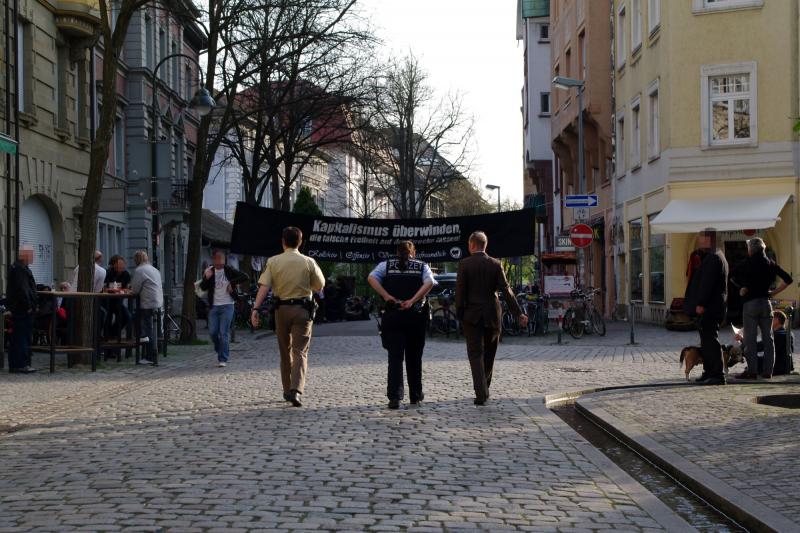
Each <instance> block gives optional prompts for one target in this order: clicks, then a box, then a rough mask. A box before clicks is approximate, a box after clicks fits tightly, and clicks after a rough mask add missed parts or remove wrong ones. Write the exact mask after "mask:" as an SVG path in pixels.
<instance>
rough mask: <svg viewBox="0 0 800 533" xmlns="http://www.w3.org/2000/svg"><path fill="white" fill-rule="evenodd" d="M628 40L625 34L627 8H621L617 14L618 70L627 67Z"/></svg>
mask: <svg viewBox="0 0 800 533" xmlns="http://www.w3.org/2000/svg"><path fill="white" fill-rule="evenodd" d="M627 45H628V39H627V36H626V34H625V6H624V5H623V6H622V7H620V8H619V11H618V12H617V68H622V67H624V66H625V58H626V57H627V51H628V49H627Z"/></svg>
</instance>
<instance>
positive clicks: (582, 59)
mask: <svg viewBox="0 0 800 533" xmlns="http://www.w3.org/2000/svg"><path fill="white" fill-rule="evenodd" d="M578 79H581V80H585V79H586V32H585V31H582V32H581V34H580V35H578Z"/></svg>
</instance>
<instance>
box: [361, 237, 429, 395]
mask: <svg viewBox="0 0 800 533" xmlns="http://www.w3.org/2000/svg"><path fill="white" fill-rule="evenodd" d="M414 255H415V249H414V243H412V242H411V241H402V242H401V243H400V244H399V245H398V246H397V258H396V259H390V260H388V261H383V262H382V263H379V264H378V266H377V267H375V269H374V270H373V271H372V272H371V273H370V275H369V277H368V278H367V281H368V282H369V284H370V286H371V287H372V288H373V289H375V292H377V293H378V294H379V295H380V296H381V298H383V300H384V301H385V302H386V308H385V311H384V314H383V320H382V322H381V336H382V338H383V346H384V348H386V349H387V350H388V352H389V377H388V386H387V389H386V395H387V396H388V397H389V409H398V408H399V407H400V400H402V399H403V359H404V358H405V362H406V374H407V377H408V389H409V396H410V398H411V404H412V405H419V403H420V402H421V401H422V399H423V398H424V395H423V394H422V351H423V349H424V348H425V329H426V326H427V321H428V306H427V302H426V300H425V295H427V294H428V292H429V291H430V290H431V288H432V287H433V286H434V285H435V284H436V281H435V280H434V279H433V273H432V272H431V269H430V267H429V266H428V265H427V264H425V263H423V262H422V261H417V260H416V259H414Z"/></svg>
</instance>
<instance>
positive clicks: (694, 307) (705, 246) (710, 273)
mask: <svg viewBox="0 0 800 533" xmlns="http://www.w3.org/2000/svg"><path fill="white" fill-rule="evenodd" d="M715 241H716V233H715V232H713V231H704V232H702V233H701V234H700V236H699V237H698V238H697V247H698V249H699V250H698V251H699V255H700V257H701V258H702V259H701V263H700V267H699V268H697V269H696V270H694V271H693V272H692V276H691V278H689V284H688V286H687V287H686V295H685V300H684V301H685V304H684V305H685V310H686V313H687V314H689V315H690V316H695V317H697V320H698V327H699V329H700V350H701V352H702V354H703V374H702V376H700V379H698V380H697V381H698V383H700V384H702V385H724V384H725V375H724V374H723V370H722V346H721V345H720V343H719V325H720V323H722V321H723V320H724V319H725V300H726V297H727V293H728V262H727V261H726V260H725V255H724V254H723V253H722V251H721V250H717V249H716V242H715Z"/></svg>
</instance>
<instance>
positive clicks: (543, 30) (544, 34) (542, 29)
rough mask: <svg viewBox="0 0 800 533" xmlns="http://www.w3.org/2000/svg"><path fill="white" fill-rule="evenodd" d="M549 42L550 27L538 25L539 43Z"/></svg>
mask: <svg viewBox="0 0 800 533" xmlns="http://www.w3.org/2000/svg"><path fill="white" fill-rule="evenodd" d="M549 41H550V25H549V24H539V42H540V43H545V42H549Z"/></svg>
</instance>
